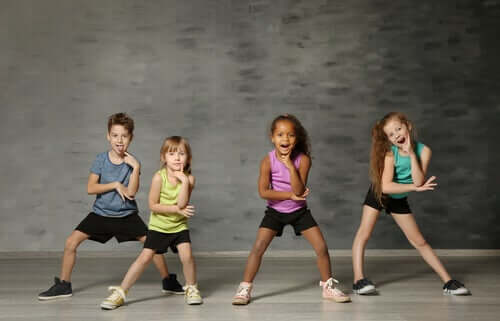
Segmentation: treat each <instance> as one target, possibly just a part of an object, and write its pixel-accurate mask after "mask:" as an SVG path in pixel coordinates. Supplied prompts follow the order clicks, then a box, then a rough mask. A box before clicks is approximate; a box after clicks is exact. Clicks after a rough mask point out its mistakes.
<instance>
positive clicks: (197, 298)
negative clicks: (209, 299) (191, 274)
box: [185, 285, 203, 305]
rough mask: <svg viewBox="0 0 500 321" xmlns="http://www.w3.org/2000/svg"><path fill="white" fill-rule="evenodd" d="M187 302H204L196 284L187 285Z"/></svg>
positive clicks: (193, 303)
mask: <svg viewBox="0 0 500 321" xmlns="http://www.w3.org/2000/svg"><path fill="white" fill-rule="evenodd" d="M185 290H186V294H185V298H186V303H187V304H188V305H196V304H202V303H203V299H202V298H201V294H200V290H198V287H197V286H196V285H186V289H185Z"/></svg>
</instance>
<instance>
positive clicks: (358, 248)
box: [352, 205, 380, 283]
mask: <svg viewBox="0 0 500 321" xmlns="http://www.w3.org/2000/svg"><path fill="white" fill-rule="evenodd" d="M379 216H380V211H379V210H377V209H375V208H373V207H370V206H367V205H363V214H362V216H361V224H360V225H359V228H358V232H357V233H356V236H355V237H354V241H353V243H352V269H353V272H354V283H356V282H357V281H359V280H361V279H363V278H364V277H365V276H364V273H363V266H364V258H365V248H366V243H368V240H369V239H370V236H371V234H372V231H373V228H374V227H375V223H377V219H378V217H379Z"/></svg>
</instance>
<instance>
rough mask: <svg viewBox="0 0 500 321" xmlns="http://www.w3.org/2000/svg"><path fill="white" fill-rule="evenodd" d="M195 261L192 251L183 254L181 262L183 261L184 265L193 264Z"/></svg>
mask: <svg viewBox="0 0 500 321" xmlns="http://www.w3.org/2000/svg"><path fill="white" fill-rule="evenodd" d="M193 262H194V258H193V254H192V253H189V254H186V255H183V256H182V257H181V263H182V265H186V264H193Z"/></svg>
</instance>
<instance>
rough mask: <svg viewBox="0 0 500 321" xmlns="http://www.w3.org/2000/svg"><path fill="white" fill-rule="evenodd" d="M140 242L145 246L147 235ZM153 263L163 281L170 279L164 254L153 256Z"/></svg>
mask: <svg viewBox="0 0 500 321" xmlns="http://www.w3.org/2000/svg"><path fill="white" fill-rule="evenodd" d="M138 240H139V242H141V243H142V244H144V242H146V235H144V236H141V237H139V238H138ZM153 262H154V264H155V266H156V269H157V270H158V272H160V276H161V278H162V280H163V279H164V278H166V277H168V267H167V262H166V261H165V256H164V255H163V254H155V255H154V256H153Z"/></svg>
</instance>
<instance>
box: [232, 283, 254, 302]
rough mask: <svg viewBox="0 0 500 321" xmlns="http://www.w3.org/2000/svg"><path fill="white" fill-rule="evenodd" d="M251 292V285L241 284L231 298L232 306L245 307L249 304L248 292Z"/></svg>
mask: <svg viewBox="0 0 500 321" xmlns="http://www.w3.org/2000/svg"><path fill="white" fill-rule="evenodd" d="M251 291H252V283H248V282H241V283H240V285H239V286H238V290H236V294H235V295H234V297H233V302H232V303H233V305H247V304H248V303H250V292H251Z"/></svg>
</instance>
